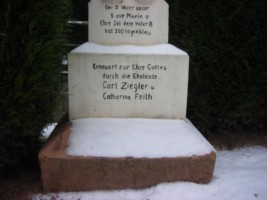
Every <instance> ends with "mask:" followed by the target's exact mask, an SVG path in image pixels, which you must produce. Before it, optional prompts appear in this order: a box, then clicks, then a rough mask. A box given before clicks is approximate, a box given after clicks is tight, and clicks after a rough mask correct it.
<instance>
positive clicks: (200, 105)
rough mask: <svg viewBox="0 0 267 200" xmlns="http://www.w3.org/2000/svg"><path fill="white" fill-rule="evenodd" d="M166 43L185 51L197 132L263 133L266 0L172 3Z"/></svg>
mask: <svg viewBox="0 0 267 200" xmlns="http://www.w3.org/2000/svg"><path fill="white" fill-rule="evenodd" d="M168 2H169V5H170V43H173V44H175V45H177V46H178V47H180V48H182V49H184V50H185V51H187V52H188V54H189V56H190V82H189V99H188V117H189V118H190V119H191V120H192V121H193V122H194V123H196V124H197V125H198V127H199V128H200V129H201V130H202V131H222V130H232V131H233V130H239V131H242V130H244V129H245V130H257V131H266V123H265V122H266V120H267V48H266V46H267V23H266V19H267V1H266V0H263V1H250V0H235V1H230V0H229V1H221V0H215V1H206V0H174V1H170V0H169V1H168Z"/></svg>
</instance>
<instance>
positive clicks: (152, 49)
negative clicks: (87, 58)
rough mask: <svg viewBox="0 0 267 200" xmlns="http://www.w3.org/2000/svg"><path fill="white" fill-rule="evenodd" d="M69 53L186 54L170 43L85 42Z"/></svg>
mask: <svg viewBox="0 0 267 200" xmlns="http://www.w3.org/2000/svg"><path fill="white" fill-rule="evenodd" d="M71 53H92V54H136V55H151V54H157V55H187V53H186V52H184V51H182V50H181V49H178V48H177V47H175V46H173V45H171V44H157V45H151V46H137V45H120V46H106V45H100V44H95V43H90V42H86V43H84V44H82V45H81V46H79V47H77V48H76V49H74V50H72V51H71Z"/></svg>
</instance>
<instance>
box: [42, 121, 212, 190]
mask: <svg viewBox="0 0 267 200" xmlns="http://www.w3.org/2000/svg"><path fill="white" fill-rule="evenodd" d="M71 126H72V125H71V123H67V124H65V125H63V126H62V127H60V128H58V129H57V130H56V131H54V133H53V134H52V135H51V136H50V138H49V139H48V141H47V142H46V144H45V145H44V146H43V148H42V150H41V151H40V153H39V162H40V167H41V174H42V183H43V189H44V190H47V191H90V190H108V189H125V188H145V187H149V186H153V185H156V184H158V183H161V182H174V181H192V182H196V183H208V182H209V181H210V180H211V177H212V174H213V170H214V165H215V160H216V153H215V152H214V151H213V150H211V152H210V153H209V154H205V155H198V156H190V157H166V158H133V157H117V158H114V157H113V158H109V157H89V156H87V157H84V156H70V155H68V154H66V153H65V149H66V147H67V145H68V137H69V135H70V133H71V131H70V129H71ZM177 145H179V144H177ZM192 145H194V144H192Z"/></svg>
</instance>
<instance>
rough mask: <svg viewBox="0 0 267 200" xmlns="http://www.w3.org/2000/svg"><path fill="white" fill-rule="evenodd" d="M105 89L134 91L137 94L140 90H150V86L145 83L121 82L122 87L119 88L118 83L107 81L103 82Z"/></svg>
mask: <svg viewBox="0 0 267 200" xmlns="http://www.w3.org/2000/svg"><path fill="white" fill-rule="evenodd" d="M103 88H104V89H116V90H117V89H118V88H120V89H121V90H127V89H129V90H134V92H137V91H139V90H145V89H147V88H148V84H143V83H140V82H139V83H128V82H121V85H120V87H118V83H108V82H107V81H104V82H103Z"/></svg>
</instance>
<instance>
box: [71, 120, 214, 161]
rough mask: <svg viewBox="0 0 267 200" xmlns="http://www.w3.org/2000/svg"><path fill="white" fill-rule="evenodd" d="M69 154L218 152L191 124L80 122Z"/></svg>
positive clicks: (154, 155)
mask: <svg viewBox="0 0 267 200" xmlns="http://www.w3.org/2000/svg"><path fill="white" fill-rule="evenodd" d="M72 124H73V127H72V129H71V132H72V133H71V135H70V137H69V146H68V148H67V149H66V152H67V153H68V154H69V155H73V156H96V157H135V158H141V157H149V158H160V157H185V156H195V155H205V154H209V153H210V152H211V151H215V150H214V149H213V147H212V146H211V145H210V144H209V143H208V142H207V141H206V140H205V139H204V138H203V136H202V135H201V134H200V133H199V131H198V130H197V129H196V128H195V127H194V126H193V125H192V124H191V123H190V122H189V121H188V120H165V119H164V120H162V119H114V118H113V119H101V118H99V119H89V118H88V119H79V120H73V121H72Z"/></svg>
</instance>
